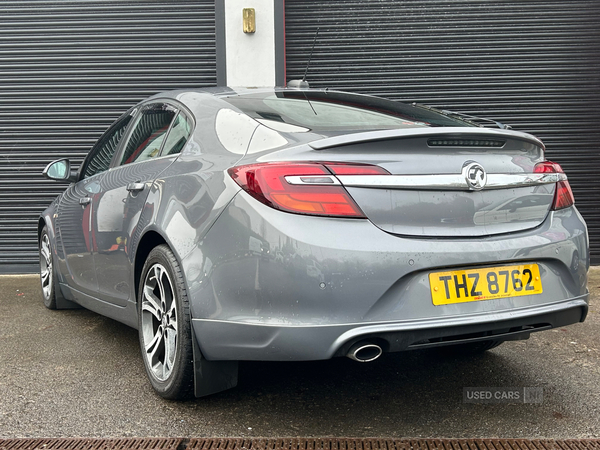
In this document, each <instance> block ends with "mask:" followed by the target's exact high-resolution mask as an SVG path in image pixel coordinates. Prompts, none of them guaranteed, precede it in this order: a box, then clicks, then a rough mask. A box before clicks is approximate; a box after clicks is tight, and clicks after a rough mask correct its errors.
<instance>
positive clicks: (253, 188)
mask: <svg viewBox="0 0 600 450" xmlns="http://www.w3.org/2000/svg"><path fill="white" fill-rule="evenodd" d="M228 172H229V175H230V176H231V177H232V178H233V180H234V181H235V182H236V183H237V184H239V185H240V186H241V187H242V189H244V190H245V191H246V192H247V193H248V194H250V195H251V196H252V197H254V198H255V199H257V200H258V201H260V202H262V203H264V204H265V205H268V206H270V207H272V208H275V209H279V210H281V211H286V212H291V213H296V214H309V215H315V216H327V217H354V218H364V217H365V215H364V214H363V212H362V211H361V210H360V208H359V207H358V205H357V204H356V203H355V202H354V200H352V198H351V197H350V195H349V194H348V192H347V191H346V189H344V187H343V186H341V184H340V182H339V181H338V180H337V178H336V177H335V174H344V175H382V174H386V175H387V174H389V172H387V171H386V170H385V169H382V168H381V167H378V166H372V165H368V164H342V163H333V162H332V163H312V162H309V163H287V162H286V163H264V164H250V165H246V166H238V167H232V168H231V169H229V170H228Z"/></svg>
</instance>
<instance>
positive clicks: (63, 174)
mask: <svg viewBox="0 0 600 450" xmlns="http://www.w3.org/2000/svg"><path fill="white" fill-rule="evenodd" d="M42 175H44V176H45V177H46V178H49V179H51V180H59V181H75V177H76V175H75V174H71V163H70V162H69V160H68V159H57V160H56V161H53V162H51V163H50V164H48V165H47V166H46V168H45V169H44V171H43V172H42Z"/></svg>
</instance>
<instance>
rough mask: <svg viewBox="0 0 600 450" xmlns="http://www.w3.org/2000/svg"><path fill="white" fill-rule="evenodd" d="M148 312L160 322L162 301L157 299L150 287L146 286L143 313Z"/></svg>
mask: <svg viewBox="0 0 600 450" xmlns="http://www.w3.org/2000/svg"><path fill="white" fill-rule="evenodd" d="M143 311H148V312H149V313H150V314H152V315H153V316H154V317H155V318H156V320H158V321H160V300H158V299H157V298H156V296H155V295H154V292H152V289H150V287H149V286H144V301H143V302H142V312H143Z"/></svg>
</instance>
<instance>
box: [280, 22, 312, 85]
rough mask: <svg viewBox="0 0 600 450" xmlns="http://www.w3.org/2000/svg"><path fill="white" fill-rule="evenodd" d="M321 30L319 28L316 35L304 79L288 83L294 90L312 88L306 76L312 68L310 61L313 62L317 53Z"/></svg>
mask: <svg viewBox="0 0 600 450" xmlns="http://www.w3.org/2000/svg"><path fill="white" fill-rule="evenodd" d="M319 30H320V28H319V27H317V32H316V33H315V39H314V40H313V45H312V49H311V50H310V56H309V57H308V63H306V70H305V71H304V77H303V78H302V79H301V80H290V81H288V84H287V86H288V87H289V88H293V89H308V88H309V87H310V86H309V85H308V81H306V75H307V74H308V68H309V67H310V61H311V60H312V55H313V52H314V51H315V45H317V37H318V36H319Z"/></svg>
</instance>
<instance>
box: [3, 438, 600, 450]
mask: <svg viewBox="0 0 600 450" xmlns="http://www.w3.org/2000/svg"><path fill="white" fill-rule="evenodd" d="M138 449H139V450H600V439H565V440H560V439H556V440H555V439H533V440H528V439H334V438H331V439H302V438H288V439H266V438H265V439H260V438H254V439H243V438H237V439H231V438H227V439H225V438H223V439H183V438H175V439H164V438H147V439H141V438H128V439H76V438H68V439H0V450H138Z"/></svg>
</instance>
